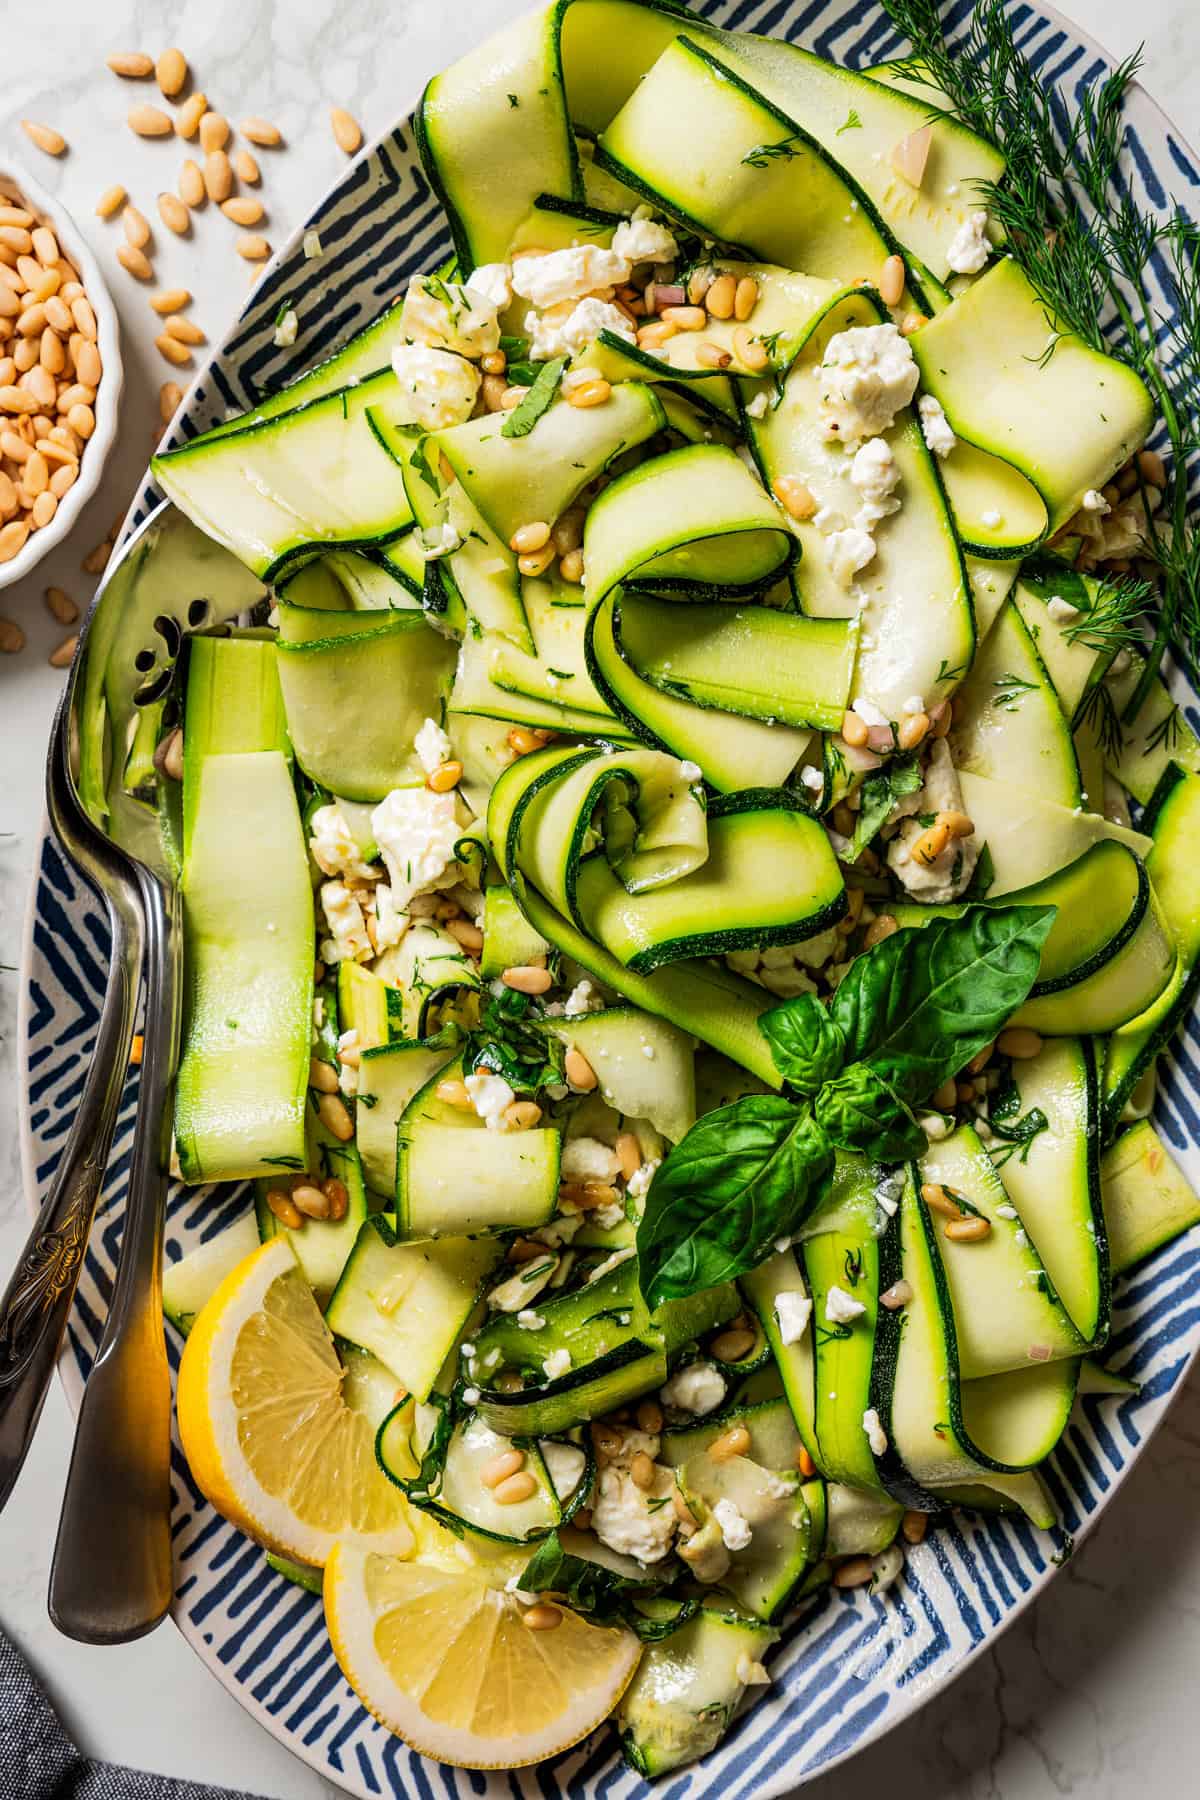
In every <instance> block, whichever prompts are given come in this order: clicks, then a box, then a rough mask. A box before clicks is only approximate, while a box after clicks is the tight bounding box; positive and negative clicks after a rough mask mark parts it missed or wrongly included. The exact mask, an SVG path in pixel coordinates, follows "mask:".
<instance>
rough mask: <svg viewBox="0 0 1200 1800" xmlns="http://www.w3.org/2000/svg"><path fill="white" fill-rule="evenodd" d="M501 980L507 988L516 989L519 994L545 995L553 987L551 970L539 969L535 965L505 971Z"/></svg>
mask: <svg viewBox="0 0 1200 1800" xmlns="http://www.w3.org/2000/svg"><path fill="white" fill-rule="evenodd" d="M500 979H501V981H502V982H503V983H504V985H505V987H510V988H515V989H516V991H517V992H518V993H519V994H544V993H545V992H546V990H547V989H548V988H550V987H552V986H553V981H552V978H551V975H550V971H549V969H539V968H538V967H537V966H536V965H535V964H533V963H522V964H520V965H518V966H517V967H515V968H511V969H505V970H504V972H503V974H502V975H501V977H500Z"/></svg>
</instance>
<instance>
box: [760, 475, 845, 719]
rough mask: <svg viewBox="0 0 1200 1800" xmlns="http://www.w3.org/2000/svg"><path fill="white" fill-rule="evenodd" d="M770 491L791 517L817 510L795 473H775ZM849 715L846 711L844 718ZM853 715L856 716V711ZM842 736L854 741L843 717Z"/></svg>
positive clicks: (807, 490)
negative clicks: (849, 734)
mask: <svg viewBox="0 0 1200 1800" xmlns="http://www.w3.org/2000/svg"><path fill="white" fill-rule="evenodd" d="M771 492H772V493H773V494H774V496H775V498H776V499H777V500H778V502H779V504H780V506H782V508H783V510H784V511H785V512H786V513H788V514H789V515H790V516H791V517H792V518H793V519H811V518H812V516H813V514H814V513H815V512H816V510H817V502H816V498H815V496H814V494H813V491H812V489H811V488H810V487H808V486H807V485H806V484H805V483H804V482H803V481H801V480H800V479H799V478H798V477H797V476H795V475H777V476H776V477H775V479H774V481H773V482H772V483H771ZM850 716H851V715H850V714H849V713H847V715H846V718H849V717H850ZM853 716H854V717H855V718H857V717H858V715H857V713H856V714H854V715H853ZM863 729H864V733H865V730H866V727H865V726H864V728H863ZM842 736H843V737H844V738H846V742H847V743H848V744H852V743H853V742H854V739H853V738H850V737H846V721H845V719H843V721H842ZM862 741H863V743H864V744H865V743H866V741H867V740H866V736H865V735H864V737H863V740H862Z"/></svg>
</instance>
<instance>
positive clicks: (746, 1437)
mask: <svg viewBox="0 0 1200 1800" xmlns="http://www.w3.org/2000/svg"><path fill="white" fill-rule="evenodd" d="M749 1448H750V1433H749V1432H748V1431H747V1430H746V1427H745V1426H744V1425H733V1426H731V1427H730V1429H729V1430H728V1431H723V1432H722V1433H721V1435H720V1437H718V1438H714V1439H713V1441H712V1443H711V1444H710V1445H709V1446H708V1454H709V1455H710V1456H711V1458H712V1460H713V1461H714V1462H719V1463H722V1462H728V1461H729V1460H730V1458H731V1457H734V1456H745V1454H746V1452H747V1451H748V1450H749Z"/></svg>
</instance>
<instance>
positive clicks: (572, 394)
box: [567, 376, 612, 410]
mask: <svg viewBox="0 0 1200 1800" xmlns="http://www.w3.org/2000/svg"><path fill="white" fill-rule="evenodd" d="M611 398H612V384H611V382H608V381H605V380H604V378H603V376H597V377H596V379H595V380H594V381H581V382H579V383H577V384H576V386H575V387H572V388H568V389H567V405H568V406H577V407H580V408H583V409H584V410H586V409H587V408H588V407H591V406H603V405H604V404H605V402H606V401H607V400H611Z"/></svg>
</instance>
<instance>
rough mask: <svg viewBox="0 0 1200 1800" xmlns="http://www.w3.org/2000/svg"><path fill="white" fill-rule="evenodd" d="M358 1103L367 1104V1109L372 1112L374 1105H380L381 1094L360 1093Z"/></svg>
mask: <svg viewBox="0 0 1200 1800" xmlns="http://www.w3.org/2000/svg"><path fill="white" fill-rule="evenodd" d="M358 1104H359V1105H360V1106H365V1107H366V1109H367V1111H368V1112H370V1110H371V1108H372V1107H373V1106H378V1105H379V1095H378V1094H360V1095H359V1096H358Z"/></svg>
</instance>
